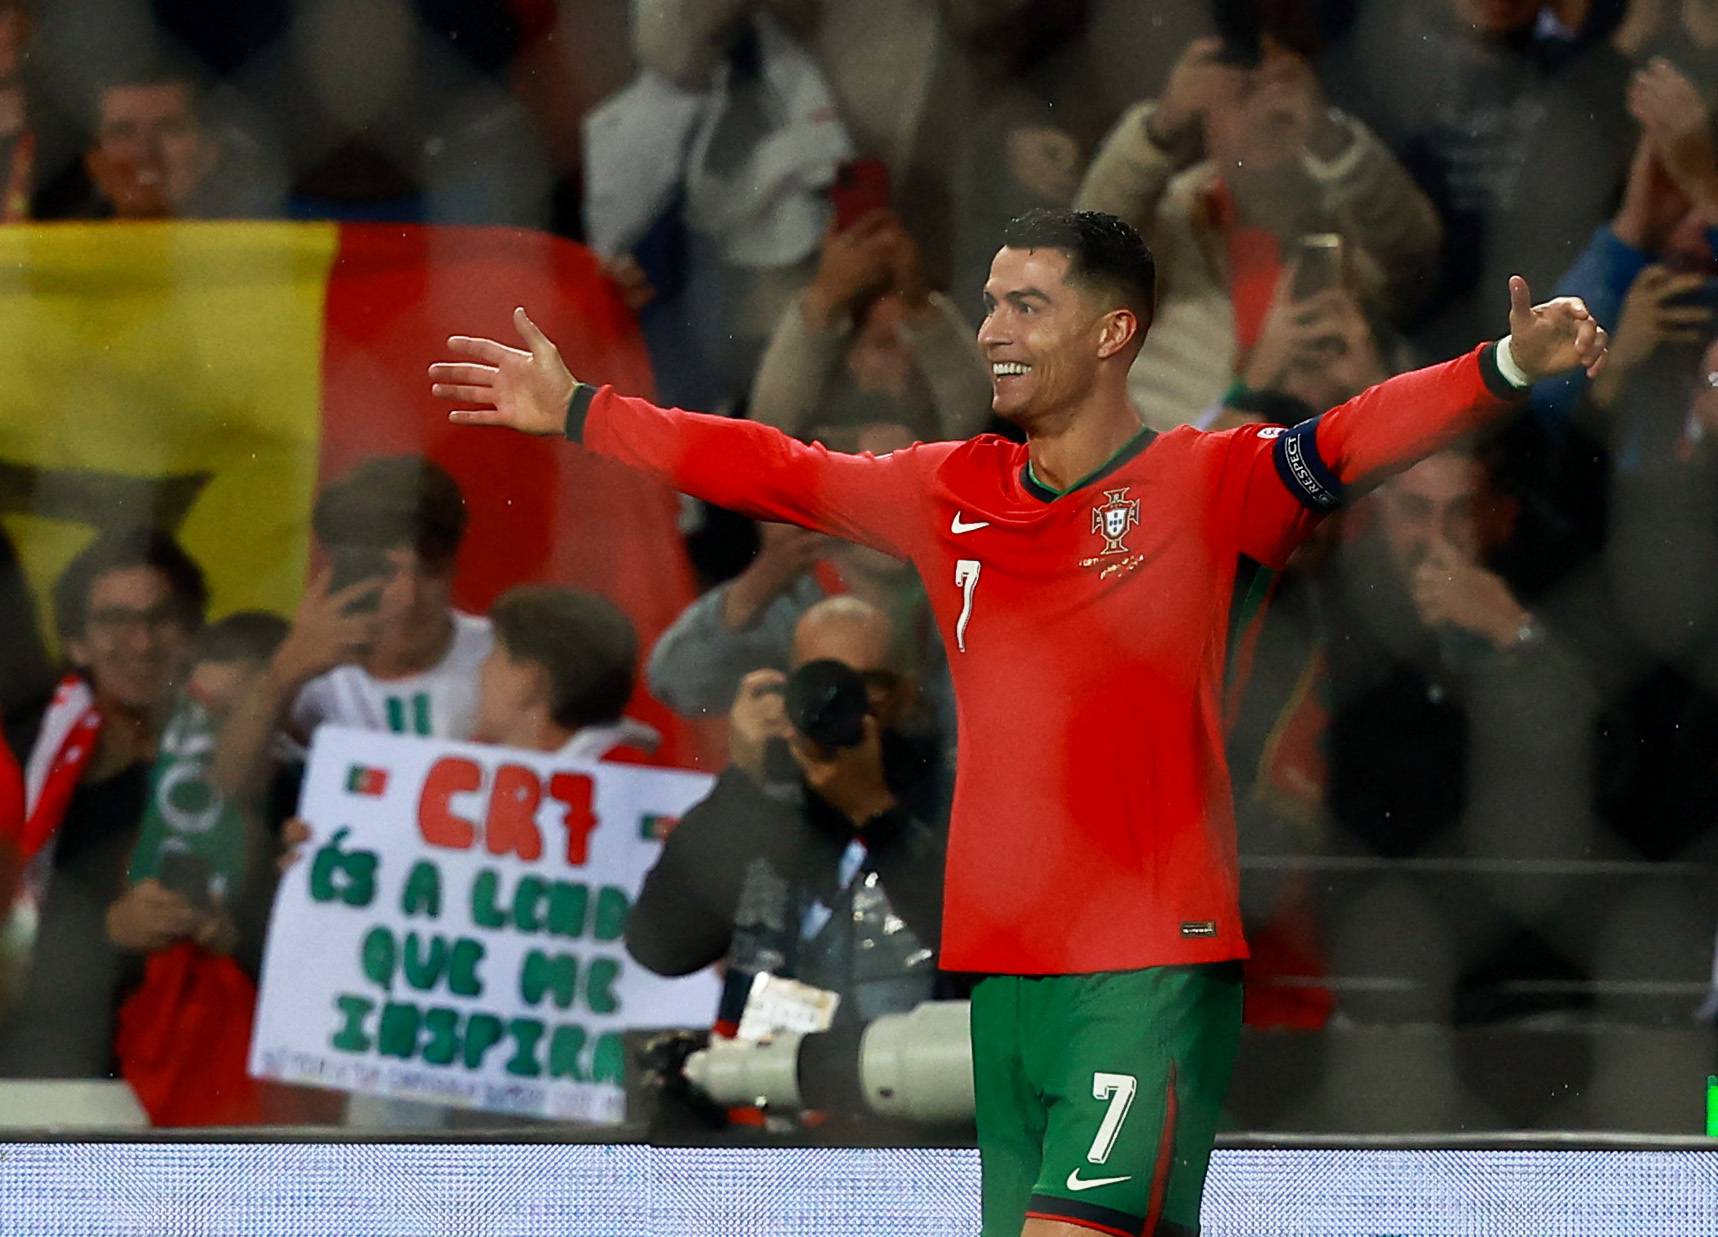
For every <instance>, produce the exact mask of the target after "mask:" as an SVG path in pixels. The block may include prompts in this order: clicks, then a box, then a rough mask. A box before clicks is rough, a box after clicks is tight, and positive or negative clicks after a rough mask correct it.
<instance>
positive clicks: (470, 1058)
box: [464, 1014, 501, 1069]
mask: <svg viewBox="0 0 1718 1237" xmlns="http://www.w3.org/2000/svg"><path fill="white" fill-rule="evenodd" d="M500 1042H501V1019H499V1018H497V1017H496V1016H495V1015H494V1014H473V1015H471V1017H470V1018H469V1019H467V1021H466V1024H465V1055H464V1061H465V1068H466V1069H482V1068H483V1058H484V1057H486V1056H488V1055H489V1050H490V1049H491V1048H493V1047H495V1045H496V1044H499V1043H500Z"/></svg>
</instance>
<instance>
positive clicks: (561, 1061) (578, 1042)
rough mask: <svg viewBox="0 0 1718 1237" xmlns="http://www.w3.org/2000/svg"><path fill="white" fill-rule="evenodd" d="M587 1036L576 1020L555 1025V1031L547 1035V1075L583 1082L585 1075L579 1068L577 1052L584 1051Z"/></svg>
mask: <svg viewBox="0 0 1718 1237" xmlns="http://www.w3.org/2000/svg"><path fill="white" fill-rule="evenodd" d="M588 1038H589V1036H588V1035H587V1034H586V1032H585V1029H584V1028H583V1027H582V1026H580V1025H579V1024H578V1023H576V1022H565V1023H562V1024H561V1025H560V1026H558V1027H556V1028H555V1033H554V1034H553V1035H552V1036H550V1037H549V1077H551V1078H570V1079H571V1080H572V1081H574V1082H583V1081H584V1080H585V1075H584V1071H583V1070H582V1069H580V1068H579V1054H581V1053H582V1052H584V1050H585V1040H586V1039H588Z"/></svg>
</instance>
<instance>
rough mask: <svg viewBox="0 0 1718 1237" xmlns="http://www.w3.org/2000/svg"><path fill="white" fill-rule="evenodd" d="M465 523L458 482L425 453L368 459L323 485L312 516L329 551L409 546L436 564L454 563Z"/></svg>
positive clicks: (462, 500) (464, 510)
mask: <svg viewBox="0 0 1718 1237" xmlns="http://www.w3.org/2000/svg"><path fill="white" fill-rule="evenodd" d="M465 522H466V509H465V496H464V495H463V494H461V493H460V491H459V483H458V482H456V481H455V480H454V479H453V478H452V477H451V476H450V475H449V474H448V472H447V470H446V469H445V468H442V467H441V466H440V465H439V464H436V463H433V462H432V461H430V460H428V459H425V458H424V457H423V456H421V455H390V456H381V457H378V458H376V459H369V460H365V461H364V462H363V463H362V464H360V465H358V467H356V468H354V469H353V470H352V471H351V472H349V473H347V474H346V475H345V476H344V477H342V478H341V479H340V480H338V481H335V482H332V483H331V484H329V485H328V486H326V487H325V488H324V489H323V491H322V493H321V494H319V495H318V496H317V499H316V511H315V513H314V514H313V515H312V516H311V524H312V526H313V527H314V528H315V529H316V535H317V537H318V538H320V539H321V541H322V544H323V545H325V546H327V547H329V548H330V549H332V548H334V547H337V546H355V547H362V548H364V549H371V550H393V549H397V548H399V547H400V546H407V545H409V546H411V547H412V549H414V550H416V551H417V553H418V557H420V558H422V559H423V560H424V562H425V563H427V564H429V565H431V566H435V567H444V566H447V565H448V564H450V563H452V562H453V559H454V556H455V555H456V554H458V553H459V543H460V542H461V541H462V540H463V539H464V537H465Z"/></svg>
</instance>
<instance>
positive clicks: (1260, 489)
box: [567, 344, 1515, 975]
mask: <svg viewBox="0 0 1718 1237" xmlns="http://www.w3.org/2000/svg"><path fill="white" fill-rule="evenodd" d="M1514 394H1515V391H1514V388H1512V387H1511V386H1510V384H1509V383H1508V382H1507V381H1506V380H1505V379H1504V378H1503V377H1502V375H1501V374H1500V373H1499V372H1498V370H1497V365H1496V359H1495V346H1494V345H1489V344H1488V345H1485V346H1484V347H1483V348H1480V349H1476V350H1475V351H1474V352H1472V353H1470V354H1468V355H1466V356H1464V357H1460V358H1458V359H1456V360H1453V361H1449V362H1446V363H1444V364H1442V365H1436V366H1432V367H1430V368H1427V369H1422V370H1417V371H1415V372H1413V373H1409V374H1403V375H1401V376H1399V377H1396V378H1392V379H1390V380H1389V381H1388V382H1385V383H1382V384H1380V385H1379V386H1376V387H1373V388H1371V389H1370V390H1368V391H1365V392H1362V393H1361V394H1360V395H1358V396H1356V397H1355V398H1354V399H1352V400H1350V401H1349V402H1347V403H1346V404H1343V405H1341V406H1340V407H1337V408H1334V409H1332V410H1331V411H1329V412H1327V413H1324V414H1323V415H1322V416H1320V417H1317V418H1315V419H1313V420H1311V421H1308V422H1305V423H1303V424H1302V425H1299V426H1296V427H1295V428H1293V429H1288V430H1285V429H1283V428H1281V427H1275V426H1272V427H1265V426H1249V427H1247V428H1244V429H1239V430H1232V431H1229V432H1225V433H1202V432H1200V431H1198V430H1194V429H1190V428H1186V427H1183V428H1180V429H1176V430H1172V431H1170V432H1168V433H1165V434H1159V435H1154V434H1152V433H1150V432H1149V431H1142V432H1141V433H1140V435H1139V436H1138V437H1137V438H1135V439H1134V440H1133V441H1132V442H1131V443H1129V444H1128V446H1127V447H1126V448H1124V449H1123V450H1122V451H1121V452H1120V453H1119V454H1118V455H1117V456H1116V457H1115V458H1114V459H1112V460H1111V461H1110V462H1109V463H1108V464H1107V465H1105V466H1104V467H1103V468H1102V469H1100V470H1099V471H1098V472H1097V473H1095V474H1093V475H1092V476H1090V477H1088V478H1086V479H1085V480H1084V481H1082V482H1080V483H1079V484H1078V485H1076V486H1074V487H1073V488H1072V489H1071V490H1068V491H1067V492H1065V493H1061V494H1057V493H1054V492H1052V491H1050V490H1048V489H1045V488H1044V487H1043V486H1041V485H1039V484H1037V483H1036V482H1035V480H1034V479H1033V478H1032V476H1031V474H1030V470H1029V469H1028V467H1027V453H1026V448H1025V447H1023V446H1020V445H1018V444H1015V443H1012V442H1009V441H1007V440H1005V439H1002V438H998V437H995V436H993V435H984V436H980V437H978V438H974V439H971V440H969V441H967V442H960V443H949V442H945V443H931V444H920V445H917V446H913V447H910V448H907V449H905V450H901V451H895V452H892V453H891V454H888V455H883V456H870V455H842V454H836V453H833V452H829V451H826V450H824V449H823V448H822V447H819V446H815V445H813V446H807V445H805V444H803V443H800V442H797V441H795V440H794V439H792V438H789V437H787V436H786V435H783V434H781V433H779V432H777V431H776V430H773V429H770V428H767V427H765V426H761V425H756V424H753V423H750V422H744V421H730V420H726V419H723V418H720V417H711V416H703V415H699V414H695V413H686V412H680V411H677V410H668V409H662V408H658V407H656V406H654V405H652V404H649V403H647V402H645V401H643V400H638V399H630V398H625V397H622V396H619V395H617V394H615V393H614V392H613V391H612V390H611V389H609V388H606V387H605V388H602V389H595V388H590V387H581V388H579V390H578V391H576V392H575V394H574V397H573V400H572V404H571V406H570V408H569V411H568V430H567V432H568V436H569V437H571V438H573V439H575V440H576V441H582V442H583V443H584V445H585V446H586V447H587V448H589V449H590V450H593V451H595V452H597V453H599V454H601V455H605V456H609V457H611V458H613V459H616V460H619V461H622V462H624V463H626V464H630V465H632V466H634V467H637V468H641V469H644V470H645V471H647V472H650V473H654V474H655V475H657V476H659V477H661V478H663V479H664V480H666V481H668V482H669V483H670V484H672V485H674V486H676V487H677V488H679V489H681V490H683V491H685V492H687V493H689V494H693V495H696V496H697V497H700V498H704V499H707V500H709V501H710V502H713V503H716V504H718V505H720V506H724V507H729V508H732V509H734V510H737V511H741V512H744V513H746V514H748V515H750V516H753V517H755V518H757V519H763V520H781V521H788V522H792V523H795V524H801V525H804V526H805V527H807V528H811V529H815V530H817V531H819V532H824V533H830V534H833V535H835V536H838V537H845V538H849V539H851V540H854V541H859V542H863V543H864V544H867V545H870V546H874V547H876V548H878V549H882V550H885V551H887V552H889V553H892V554H895V555H898V556H899V557H901V558H904V559H907V560H908V561H910V562H911V563H912V565H913V566H914V567H915V568H916V569H917V570H918V573H919V576H920V578H921V579H922V580H923V581H924V586H925V590H926V592H927V593H928V594H929V597H930V601H931V606H932V610H933V612H934V614H935V617H936V622H937V626H938V629H939V630H940V632H941V634H942V637H943V639H944V641H945V643H946V645H947V648H948V655H949V657H948V660H949V665H950V667H951V668H952V673H953V679H954V690H955V700H956V706H957V712H958V722H959V740H960V751H959V759H958V762H957V774H956V782H955V795H954V807H953V815H952V819H951V822H950V835H949V851H948V874H947V887H946V896H945V899H944V910H943V915H944V927H943V956H942V964H943V965H944V966H945V967H947V968H949V969H952V970H966V971H982V972H991V973H1002V974H1017V975H1047V974H1074V973H1086V972H1093V971H1112V970H1129V969H1134V968H1139V967H1147V966H1156V965H1164V964H1173V963H1190V962H1215V961H1221V960H1224V959H1230V958H1241V957H1245V956H1246V944H1245V942H1244V941H1243V939H1242V935H1241V925H1240V918H1239V909H1238V872H1237V865H1236V858H1235V829H1234V809H1233V805H1232V802H1231V795H1230V790H1229V778H1228V770H1227V768H1226V765H1225V761H1224V755H1223V740H1222V730H1221V724H1220V723H1221V719H1220V706H1221V694H1222V693H1221V688H1222V677H1223V671H1224V666H1225V660H1226V654H1227V651H1228V642H1229V638H1230V617H1231V611H1232V608H1233V605H1232V603H1233V600H1234V598H1235V597H1236V596H1237V594H1238V593H1239V592H1241V591H1244V590H1245V588H1246V587H1247V586H1248V585H1249V584H1250V583H1251V581H1252V579H1253V578H1254V576H1255V575H1256V573H1257V572H1258V570H1259V569H1260V568H1266V569H1274V568H1279V567H1281V566H1282V565H1283V563H1284V562H1285V561H1286V560H1287V558H1288V556H1289V554H1290V552H1291V551H1292V550H1293V549H1294V547H1295V545H1296V544H1297V543H1298V542H1299V541H1300V540H1301V538H1302V537H1304V536H1305V535H1306V534H1307V532H1308V531H1309V530H1310V529H1311V528H1312V526H1313V525H1314V523H1315V522H1316V521H1317V520H1318V518H1319V517H1320V516H1321V515H1323V514H1325V513H1326V512H1328V511H1331V510H1333V509H1335V508H1336V507H1337V506H1338V505H1339V504H1340V503H1341V501H1342V498H1343V496H1344V493H1345V491H1352V490H1353V489H1354V488H1355V487H1358V486H1362V485H1366V484H1370V483H1373V482H1376V481H1377V480H1379V479H1381V478H1382V477H1384V476H1386V475H1387V474H1388V473H1390V472H1392V471H1395V470H1399V469H1401V468H1405V467H1407V466H1408V465H1410V464H1412V463H1414V462H1415V461H1416V460H1418V459H1421V458H1423V457H1424V456H1426V455H1429V454H1431V453H1432V452H1434V451H1436V450H1438V449H1439V448H1440V447H1442V446H1444V445H1446V444H1447V443H1449V442H1451V441H1453V440H1454V439H1456V438H1458V437H1460V436H1461V435H1463V434H1465V433H1467V432H1469V431H1471V430H1473V429H1475V428H1477V427H1478V426H1480V425H1481V424H1483V423H1484V422H1485V421H1487V420H1488V419H1489V418H1490V417H1492V416H1494V415H1495V414H1496V413H1497V411H1498V410H1499V409H1501V408H1502V407H1504V405H1505V401H1506V400H1507V399H1509V398H1510V397H1511V396H1513V395H1514Z"/></svg>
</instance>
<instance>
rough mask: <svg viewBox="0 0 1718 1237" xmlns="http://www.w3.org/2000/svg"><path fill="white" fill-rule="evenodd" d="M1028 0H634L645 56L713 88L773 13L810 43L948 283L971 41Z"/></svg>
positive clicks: (679, 78)
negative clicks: (954, 178) (748, 29)
mask: <svg viewBox="0 0 1718 1237" xmlns="http://www.w3.org/2000/svg"><path fill="white" fill-rule="evenodd" d="M1024 3H1025V0H873V2H872V3H869V4H864V5H857V6H856V5H852V4H847V3H842V2H840V0H635V7H634V17H635V24H634V40H635V46H636V50H637V53H638V59H639V61H640V63H641V64H643V65H644V66H645V67H646V68H649V69H654V70H655V71H656V72H658V73H660V74H662V75H663V76H664V77H666V78H668V79H669V80H670V81H672V82H674V83H675V84H676V85H678V86H680V87H681V88H682V89H686V90H703V89H706V88H707V86H708V84H709V82H710V80H711V76H712V73H713V72H714V71H715V70H716V69H717V67H718V66H719V65H721V64H722V63H724V61H725V59H726V58H727V57H728V56H729V55H730V54H731V53H732V50H733V48H734V46H735V42H736V38H737V37H743V31H744V28H745V26H746V25H747V23H748V22H749V21H752V20H754V19H755V17H756V15H757V14H760V13H767V14H769V15H770V16H771V17H772V18H774V19H777V20H779V21H780V23H781V24H782V26H783V27H784V28H785V29H787V30H788V31H790V32H791V33H792V34H793V35H794V36H795V37H796V38H797V39H799V40H800V42H801V43H802V44H803V45H804V47H805V48H806V50H807V52H808V53H809V54H810V57H811V59H812V61H813V62H814V63H815V64H816V66H817V68H818V70H819V72H820V73H821V75H822V76H823V78H824V80H825V81H827V83H828V88H829V93H830V94H831V96H832V97H833V99H834V103H835V107H836V110H837V111H838V112H839V114H840V119H841V123H842V124H843V125H844V126H845V128H846V130H847V132H848V133H849V134H851V135H852V139H853V145H854V146H855V147H856V148H857V149H858V151H859V152H860V153H861V154H865V155H870V156H873V157H875V158H878V159H881V160H882V161H883V162H884V163H885V164H886V165H887V166H888V169H889V173H890V179H891V181H892V183H893V185H894V187H895V195H894V205H895V208H896V210H897V211H899V213H900V215H901V217H902V219H903V220H904V221H905V223H906V227H907V230H908V231H909V232H911V233H912V234H913V237H914V239H916V240H917V241H918V242H919V244H920V246H921V247H922V248H923V249H924V251H925V257H926V262H927V265H928V267H929V269H930V272H931V282H932V283H933V285H936V286H944V285H946V282H947V279H948V276H949V270H948V266H947V229H948V209H949V207H948V186H947V183H946V181H947V175H948V173H947V169H946V167H945V166H944V162H945V159H946V156H947V154H948V152H949V150H950V149H951V148H952V143H951V141H950V139H951V138H954V137H956V136H958V135H959V134H960V132H961V125H962V123H963V119H964V117H965V115H966V108H965V103H966V98H965V96H966V93H967V91H968V90H970V82H971V75H972V64H971V59H972V46H971V45H972V42H973V40H974V38H975V37H976V36H978V35H979V34H981V32H983V31H984V30H985V29H986V28H987V27H988V26H990V25H991V24H992V23H993V22H994V21H995V20H997V19H998V18H999V17H1006V16H1007V15H1009V14H1011V13H1013V12H1014V11H1015V10H1018V9H1020V8H1022V7H1023V5H1024Z"/></svg>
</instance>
